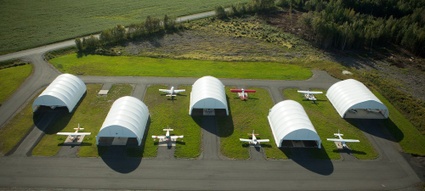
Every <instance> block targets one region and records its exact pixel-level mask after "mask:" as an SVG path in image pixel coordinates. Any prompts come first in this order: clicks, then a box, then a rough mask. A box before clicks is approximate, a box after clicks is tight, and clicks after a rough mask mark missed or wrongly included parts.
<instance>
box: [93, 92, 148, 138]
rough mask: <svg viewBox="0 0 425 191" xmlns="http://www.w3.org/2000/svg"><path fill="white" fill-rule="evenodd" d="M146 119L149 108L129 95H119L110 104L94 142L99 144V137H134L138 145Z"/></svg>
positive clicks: (143, 131)
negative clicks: (119, 96)
mask: <svg viewBox="0 0 425 191" xmlns="http://www.w3.org/2000/svg"><path fill="white" fill-rule="evenodd" d="M148 119H149V110H148V107H147V106H146V105H145V104H144V103H143V102H142V101H140V100H139V99H137V98H134V97H131V96H124V97H121V98H119V99H117V100H116V101H115V102H114V103H113V104H112V107H111V109H110V110H109V113H108V115H107V116H106V118H105V121H104V122H103V125H102V127H101V128H100V131H99V133H98V134H97V136H96V142H97V144H99V139H100V138H101V137H115V138H118V137H120V138H136V139H137V142H138V145H139V146H140V145H141V144H142V139H143V135H144V133H145V129H146V124H147V122H148Z"/></svg>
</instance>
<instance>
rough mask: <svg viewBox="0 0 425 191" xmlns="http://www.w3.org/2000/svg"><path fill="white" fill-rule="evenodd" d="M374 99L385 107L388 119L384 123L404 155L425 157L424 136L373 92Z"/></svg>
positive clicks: (387, 102) (386, 101)
mask: <svg viewBox="0 0 425 191" xmlns="http://www.w3.org/2000/svg"><path fill="white" fill-rule="evenodd" d="M373 93H374V94H375V95H376V97H378V98H379V100H381V101H382V103H384V105H385V106H387V108H388V110H389V113H390V117H389V119H388V120H387V121H385V123H386V124H385V125H386V127H387V128H388V129H389V131H390V132H391V134H392V135H393V137H394V139H395V140H396V141H397V142H398V143H399V144H400V146H401V148H402V149H403V151H404V152H405V153H410V154H414V155H420V156H425V136H423V135H422V134H421V133H420V132H419V130H418V129H417V128H415V127H414V126H413V125H412V123H410V121H408V120H407V119H406V118H405V117H404V116H403V115H402V114H401V113H400V112H399V111H398V110H397V109H396V108H395V107H394V106H393V105H392V104H391V103H390V102H389V101H388V100H387V99H385V97H384V96H382V95H381V94H380V93H379V92H377V91H373Z"/></svg>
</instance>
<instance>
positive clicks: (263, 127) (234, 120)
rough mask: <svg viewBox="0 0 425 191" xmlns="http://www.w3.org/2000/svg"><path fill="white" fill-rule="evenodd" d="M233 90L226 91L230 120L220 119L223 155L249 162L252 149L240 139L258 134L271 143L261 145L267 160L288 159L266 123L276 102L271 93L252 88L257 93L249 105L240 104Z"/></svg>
mask: <svg viewBox="0 0 425 191" xmlns="http://www.w3.org/2000/svg"><path fill="white" fill-rule="evenodd" d="M231 88H232V87H226V94H227V95H228V105H229V110H230V111H229V112H230V114H229V116H228V117H217V120H218V122H217V124H218V128H219V130H218V132H219V137H220V147H221V153H222V154H223V155H224V156H226V157H228V158H232V159H248V158H249V145H248V144H245V143H243V142H240V141H239V138H249V137H248V135H247V133H252V130H255V133H256V134H259V136H257V138H267V139H270V142H269V143H265V144H262V148H263V149H264V151H265V154H266V156H267V158H271V159H282V158H286V156H285V155H284V154H283V152H282V151H281V150H280V149H279V148H278V147H276V144H275V142H274V139H273V134H272V131H271V129H270V127H269V123H268V120H267V115H268V114H269V109H270V108H272V107H273V101H272V99H271V97H270V95H269V93H268V91H267V90H265V89H263V88H258V87H249V89H255V90H257V92H256V93H252V94H249V99H248V100H247V101H241V100H240V98H239V97H238V96H237V94H235V93H231V92H230V89H231ZM233 88H237V87H233Z"/></svg>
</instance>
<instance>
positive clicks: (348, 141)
mask: <svg viewBox="0 0 425 191" xmlns="http://www.w3.org/2000/svg"><path fill="white" fill-rule="evenodd" d="M341 141H342V142H346V143H359V142H360V140H357V139H342V140H341Z"/></svg>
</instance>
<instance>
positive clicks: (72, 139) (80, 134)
mask: <svg viewBox="0 0 425 191" xmlns="http://www.w3.org/2000/svg"><path fill="white" fill-rule="evenodd" d="M74 129H75V132H58V133H56V135H66V136H71V138H70V139H71V141H76V140H78V137H79V136H82V135H91V133H90V132H86V133H80V132H78V131H80V130H84V128H81V127H80V124H79V123H78V127H77V128H74Z"/></svg>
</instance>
